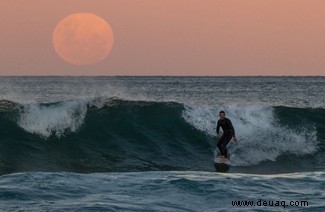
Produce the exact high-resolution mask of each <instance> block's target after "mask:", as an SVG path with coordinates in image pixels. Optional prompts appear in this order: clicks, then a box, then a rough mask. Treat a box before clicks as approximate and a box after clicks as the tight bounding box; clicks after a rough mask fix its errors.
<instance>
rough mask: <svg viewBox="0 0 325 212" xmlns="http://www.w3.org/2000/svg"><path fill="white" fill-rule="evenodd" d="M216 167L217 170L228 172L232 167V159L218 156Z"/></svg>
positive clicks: (215, 162)
mask: <svg viewBox="0 0 325 212" xmlns="http://www.w3.org/2000/svg"><path fill="white" fill-rule="evenodd" d="M214 168H215V169H216V171H217V172H227V171H229V169H230V161H229V160H228V159H227V158H221V157H216V158H215V160H214Z"/></svg>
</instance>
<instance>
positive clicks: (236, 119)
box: [183, 105, 318, 166]
mask: <svg viewBox="0 0 325 212" xmlns="http://www.w3.org/2000/svg"><path fill="white" fill-rule="evenodd" d="M221 109H222V110H225V111H226V116H227V117H228V118H229V119H230V120H231V121H232V123H233V125H234V128H235V131H236V137H237V139H238V141H239V142H238V144H236V145H235V144H233V143H232V142H231V143H230V144H229V145H228V151H229V152H230V154H231V159H230V160H231V163H232V165H235V166H248V165H255V164H258V163H260V162H262V161H266V160H270V161H275V160H276V159H277V158H278V157H279V156H281V155H288V154H295V155H305V154H311V153H313V152H315V151H316V150H317V144H318V141H317V136H316V129H315V128H312V127H309V128H308V129H307V127H304V128H302V127H300V128H299V127H298V128H297V129H292V128H289V127H288V126H284V125H282V124H281V123H280V122H279V121H278V120H277V118H276V117H275V114H274V110H273V108H272V107H262V106H236V105H233V106H228V107H226V108H217V107H211V106H195V107H193V106H191V107H189V106H186V107H185V110H184V111H183V118H184V119H185V120H186V121H187V122H188V123H190V124H191V125H192V126H194V127H195V128H197V129H199V130H201V131H203V132H205V133H206V134H208V135H210V136H215V135H216V122H217V120H218V119H219V111H220V110H221ZM216 151H217V150H216Z"/></svg>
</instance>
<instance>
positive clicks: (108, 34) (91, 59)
mask: <svg viewBox="0 0 325 212" xmlns="http://www.w3.org/2000/svg"><path fill="white" fill-rule="evenodd" d="M113 43H114V36H113V31H112V28H111V26H110V25H109V24H108V23H107V22H106V21H105V20H104V19H102V18H101V17H99V16H97V15H95V14H93V13H75V14H72V15H69V16H67V17H65V18H63V19H62V20H61V21H60V22H59V23H58V25H57V26H56V27H55V29H54V32H53V46H54V49H55V51H56V52H57V54H58V55H59V56H60V57H61V58H62V59H63V60H65V61H67V62H69V63H72V64H75V65H89V64H93V63H97V62H99V61H101V60H103V59H105V58H106V57H107V55H109V53H110V52H111V50H112V47H113Z"/></svg>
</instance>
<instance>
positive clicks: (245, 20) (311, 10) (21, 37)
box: [0, 0, 325, 76]
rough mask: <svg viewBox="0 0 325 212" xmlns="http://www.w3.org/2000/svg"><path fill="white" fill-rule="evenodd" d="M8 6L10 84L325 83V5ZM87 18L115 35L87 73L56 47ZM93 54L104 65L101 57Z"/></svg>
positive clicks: (154, 2)
mask: <svg viewBox="0 0 325 212" xmlns="http://www.w3.org/2000/svg"><path fill="white" fill-rule="evenodd" d="M0 5H1V6H0V13H1V18H0V26H1V28H0V36H1V39H0V42H1V48H0V64H1V66H0V67H1V68H0V75H2V76H6V75H14V76H16V75H107V76H114V75H136V76H137V75H172V76H175V75H181V76H193V75H194V76H200V75H204V76H206V75H209V76H224V75H228V76H234V75H238V76H251V75H281V76H282V75H289V76H295V75H297V76H301V75H321V76H325V1H324V0H71V1H67V0H55V1H54V0H53V1H50V0H28V1H22V0H11V1H1V3H0ZM81 12H83V13H92V14H95V15H97V16H99V17H101V18H102V19H104V20H105V21H106V22H107V23H108V24H109V26H110V27H111V28H110V29H111V30H112V33H113V35H112V36H113V37H110V38H107V39H106V38H105V39H103V40H102V41H101V42H100V43H99V42H97V41H98V40H97V41H93V42H95V43H96V42H97V43H99V44H94V45H102V43H103V42H106V44H107V46H109V47H107V48H111V49H104V50H105V51H106V52H105V54H106V53H107V54H108V55H107V56H106V55H105V57H104V58H100V61H99V62H96V63H92V64H86V65H85V64H81V65H80V64H78V65H76V64H73V63H69V62H67V61H66V60H64V59H62V57H60V56H59V54H58V53H57V52H56V50H55V48H54V44H53V33H54V30H55V28H56V26H57V25H58V24H59V22H60V21H61V20H62V19H63V18H65V17H67V16H69V15H71V14H74V13H81ZM66 25H68V24H66ZM98 25H99V24H98ZM100 29H102V28H100ZM110 29H109V30H110ZM109 30H107V31H105V33H106V34H108V35H106V34H105V36H110V35H111V34H110V33H111V31H109ZM85 33H86V32H85ZM103 34H104V32H103ZM64 36H66V35H64ZM106 44H105V45H106ZM62 45H64V46H63V47H64V48H66V49H68V48H72V47H70V45H68V44H66V43H65V42H63V41H62ZM85 48H86V47H85ZM87 48H88V47H87ZM96 48H97V47H96ZM105 48H106V47H105ZM68 50H71V49H68ZM104 50H103V52H104ZM71 51H72V50H71ZM73 51H77V50H73ZM98 51H101V50H100V49H98ZM88 52H89V51H87V52H86V53H88ZM78 53H79V52H78ZM90 53H91V54H90V55H95V57H97V56H96V55H97V53H98V52H97V50H92V51H91V52H90ZM103 54H104V53H103ZM84 57H88V56H87V55H86V56H84ZM83 60H84V59H83Z"/></svg>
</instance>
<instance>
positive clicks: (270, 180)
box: [0, 76, 325, 212]
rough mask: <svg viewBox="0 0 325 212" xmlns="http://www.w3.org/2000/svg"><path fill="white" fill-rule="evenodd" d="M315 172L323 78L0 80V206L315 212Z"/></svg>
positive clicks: (323, 195) (322, 202)
mask: <svg viewBox="0 0 325 212" xmlns="http://www.w3.org/2000/svg"><path fill="white" fill-rule="evenodd" d="M221 110H223V111H225V112H226V117H227V118H229V119H230V120H231V121H232V124H233V126H234V128H235V132H236V137H237V139H238V142H237V143H234V142H232V141H231V142H230V143H229V144H228V152H229V154H230V159H229V161H230V165H229V166H227V167H226V168H225V169H220V167H218V166H215V162H214V161H215V158H216V157H217V155H218V154H219V153H218V152H219V151H218V149H217V147H216V144H217V137H216V122H217V120H218V118H219V116H218V115H219V111H221ZM324 171H325V77H284V76H283V77H262V76H260V77H207V76H205V77H203V76H202V77H171V76H170V77H167V76H155V77H153V76H151V77H149V76H148V77H140V76H110V77H108V76H107V77H105V76H98V77H72V76H70V77H55V76H53V77H41V76H39V77H27V76H26V77H0V211H211V212H212V211H325V172H324Z"/></svg>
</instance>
